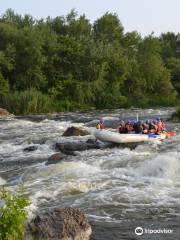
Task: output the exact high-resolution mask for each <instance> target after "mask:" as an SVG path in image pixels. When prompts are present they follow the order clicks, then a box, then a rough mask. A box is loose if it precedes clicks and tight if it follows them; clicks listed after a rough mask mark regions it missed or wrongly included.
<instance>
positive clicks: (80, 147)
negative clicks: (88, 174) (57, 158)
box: [55, 141, 101, 153]
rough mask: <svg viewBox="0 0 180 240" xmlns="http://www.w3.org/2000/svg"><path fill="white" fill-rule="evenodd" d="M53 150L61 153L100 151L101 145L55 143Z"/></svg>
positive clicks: (91, 143)
mask: <svg viewBox="0 0 180 240" xmlns="http://www.w3.org/2000/svg"><path fill="white" fill-rule="evenodd" d="M55 148H56V149H57V150H60V151H61V152H63V153H66V151H70V152H74V151H85V150H88V149H100V148H101V145H100V143H99V142H88V141H87V142H81V141H79V142H71V143H56V146H55Z"/></svg>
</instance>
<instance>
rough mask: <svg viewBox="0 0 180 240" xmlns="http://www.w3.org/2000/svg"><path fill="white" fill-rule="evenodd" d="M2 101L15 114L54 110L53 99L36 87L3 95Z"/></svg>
mask: <svg viewBox="0 0 180 240" xmlns="http://www.w3.org/2000/svg"><path fill="white" fill-rule="evenodd" d="M1 102H2V106H3V107H4V108H5V109H8V111H9V112H11V113H15V114H28V113H42V112H43V113H44V112H51V111H53V109H52V106H53V99H52V98H50V97H49V96H48V95H44V94H42V93H41V92H39V91H37V90H35V89H30V90H26V91H23V92H17V91H16V92H13V93H9V94H6V95H5V96H3V97H2V99H1Z"/></svg>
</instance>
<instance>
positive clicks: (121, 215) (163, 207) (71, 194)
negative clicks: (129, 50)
mask: <svg viewBox="0 0 180 240" xmlns="http://www.w3.org/2000/svg"><path fill="white" fill-rule="evenodd" d="M173 111H174V109H173V108H159V109H144V110H141V109H131V110H123V109H118V110H106V111H89V112H84V113H79V112H77V113H61V114H52V115H36V116H19V117H16V118H15V119H11V120H1V121H0V129H1V132H0V185H5V186H6V187H7V188H8V189H9V190H12V191H14V190H15V189H16V187H17V186H18V185H21V184H23V186H24V187H25V189H26V193H27V194H28V196H29V198H30V200H31V205H30V208H29V214H30V216H33V215H34V214H35V213H36V212H38V211H46V210H47V209H49V208H53V207H55V206H58V207H69V206H71V207H74V208H80V209H81V210H82V211H83V212H84V213H86V215H87V216H88V219H89V220H90V223H91V225H92V229H93V235H92V239H93V240H121V239H127V240H130V239H143V240H146V239H150V240H156V239H157V240H164V239H167V240H171V239H173V240H178V239H179V238H180V237H179V236H180V124H174V123H172V122H170V121H169V118H170V116H171V114H172V112H173ZM137 113H138V115H139V118H140V119H145V118H154V117H157V116H160V117H163V118H164V119H165V120H166V122H167V128H168V129H170V130H172V131H175V132H176V136H175V137H173V138H169V139H166V140H164V141H163V142H161V143H157V144H156V143H148V144H139V145H138V146H137V147H136V148H135V149H130V148H128V147H115V148H107V149H95V150H86V151H83V152H77V156H68V159H67V160H66V161H65V160H64V161H61V162H60V163H58V164H53V165H45V161H46V160H47V158H48V157H49V156H51V155H52V154H53V153H55V152H56V151H55V149H54V145H55V143H57V142H65V141H67V139H68V141H69V140H70V141H72V142H73V141H79V139H80V140H85V139H88V137H89V136H84V137H68V138H67V137H62V136H61V134H62V133H63V132H64V131H65V130H66V128H67V127H69V126H72V125H73V126H86V127H92V126H93V125H95V123H96V121H97V119H98V118H99V117H104V119H105V125H106V126H108V127H116V126H117V124H118V122H119V119H133V118H136V114H137ZM31 145H34V146H37V150H35V151H31V152H25V151H24V150H23V149H25V148H26V147H29V146H31ZM136 227H142V228H143V230H144V231H145V228H146V230H148V229H153V230H155V229H164V228H165V229H170V230H173V232H172V233H167V234H164V233H161V234H155V233H151V234H150V233H149V234H147V233H144V234H143V235H141V236H138V235H136V234H135V232H134V230H135V228H136Z"/></svg>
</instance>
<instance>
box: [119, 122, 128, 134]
mask: <svg viewBox="0 0 180 240" xmlns="http://www.w3.org/2000/svg"><path fill="white" fill-rule="evenodd" d="M118 130H119V133H128V131H127V128H126V126H125V124H124V125H120V126H119V128H118Z"/></svg>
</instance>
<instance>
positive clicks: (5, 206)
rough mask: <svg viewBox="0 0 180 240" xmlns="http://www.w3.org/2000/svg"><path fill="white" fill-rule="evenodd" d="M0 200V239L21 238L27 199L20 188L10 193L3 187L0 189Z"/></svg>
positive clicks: (11, 239)
mask: <svg viewBox="0 0 180 240" xmlns="http://www.w3.org/2000/svg"><path fill="white" fill-rule="evenodd" d="M0 200H1V202H0V203H1V205H0V240H20V239H22V238H23V236H24V234H25V226H24V222H25V220H26V218H27V215H28V211H27V209H26V207H27V206H28V205H29V200H28V199H27V198H26V197H25V196H24V195H23V190H22V189H19V190H18V191H17V193H16V194H14V195H11V194H10V193H9V192H8V191H6V190H5V189H4V188H2V189H1V190H0Z"/></svg>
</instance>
